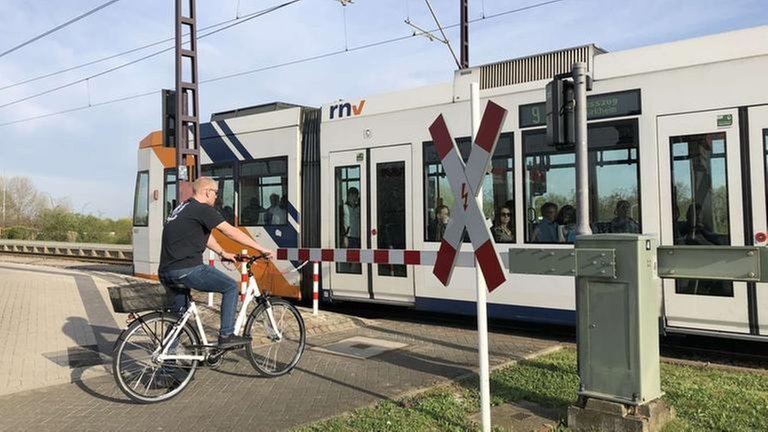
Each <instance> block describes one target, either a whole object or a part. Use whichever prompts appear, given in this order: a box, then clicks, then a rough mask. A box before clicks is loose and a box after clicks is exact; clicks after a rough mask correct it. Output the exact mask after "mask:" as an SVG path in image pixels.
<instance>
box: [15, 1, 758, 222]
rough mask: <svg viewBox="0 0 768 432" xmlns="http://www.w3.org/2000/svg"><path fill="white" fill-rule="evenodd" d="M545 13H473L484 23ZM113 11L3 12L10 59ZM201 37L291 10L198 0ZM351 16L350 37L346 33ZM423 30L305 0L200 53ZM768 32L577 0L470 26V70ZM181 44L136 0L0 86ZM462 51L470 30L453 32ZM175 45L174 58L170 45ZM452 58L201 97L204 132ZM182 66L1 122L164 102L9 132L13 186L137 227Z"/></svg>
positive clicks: (307, 49) (710, 5)
mask: <svg viewBox="0 0 768 432" xmlns="http://www.w3.org/2000/svg"><path fill="white" fill-rule="evenodd" d="M541 1H542V0H515V1H512V0H470V16H471V18H480V17H482V16H483V13H484V14H485V15H486V16H488V15H492V14H496V13H499V12H504V11H507V10H511V9H517V8H520V7H523V6H526V5H533V4H536V3H540V2H541ZM102 3H104V0H77V1H67V2H62V1H53V0H38V1H35V2H29V1H24V0H2V6H3V7H2V14H0V52H2V51H5V50H6V49H8V48H9V47H11V46H13V45H15V44H17V43H20V42H22V41H24V40H27V39H29V38H31V37H33V36H35V35H37V34H39V33H41V32H43V31H46V30H48V29H50V28H52V27H54V26H56V25H58V24H60V23H62V22H64V21H66V20H68V19H70V18H72V17H74V16H77V15H79V14H81V13H83V12H85V11H87V10H89V9H91V8H94V7H96V6H97V5H99V4H102ZM197 3H198V26H199V27H204V26H207V25H211V24H214V23H218V22H221V21H224V20H229V19H233V18H235V16H236V14H238V13H239V15H244V14H247V13H250V12H254V11H257V10H261V9H264V8H266V7H269V6H273V5H277V4H279V3H282V1H279V0H278V1H271V0H270V1H264V0H215V1H214V0H198V1H197ZM432 3H433V5H434V6H435V9H436V11H437V14H438V17H439V18H440V20H441V22H442V23H443V24H446V25H447V24H454V23H456V22H458V3H459V1H458V0H432ZM345 15H346V29H347V30H346V38H345V30H344V29H345V25H344V23H345V19H344V16H345ZM406 17H409V18H410V19H411V20H412V21H413V22H414V23H416V24H418V25H419V26H421V27H423V28H433V21H432V18H431V16H430V15H429V11H428V9H427V7H426V5H425V3H424V2H423V1H421V0H356V1H355V3H354V4H352V5H349V6H347V7H346V8H344V7H342V6H341V5H340V4H339V2H338V1H336V0H303V1H301V2H299V3H297V4H294V5H292V6H289V7H287V8H284V9H281V10H279V11H277V12H274V13H272V14H269V15H267V16H264V17H261V18H256V19H254V20H251V21H249V22H247V23H245V24H242V25H239V26H236V27H233V28H231V29H229V30H225V31H223V32H221V33H218V34H216V35H213V36H210V37H209V38H206V39H202V40H200V42H199V56H200V78H201V80H205V79H209V78H213V77H218V76H222V75H227V74H231V73H236V72H240V71H245V70H249V69H255V68H259V67H264V66H269V65H273V64H278V63H282V62H286V61H291V60H295V59H299V58H304V57H310V56H314V55H318V54H322V53H326V52H330V51H335V50H338V49H343V48H344V47H345V46H348V47H350V48H351V47H355V46H360V45H364V44H367V43H371V42H376V41H380V40H384V39H389V38H392V37H397V36H405V35H408V34H410V33H411V29H410V27H408V26H407V25H406V24H404V23H403V20H405V19H406ZM764 24H768V7H766V1H765V0H732V1H728V2H723V1H722V0H717V1H714V0H677V1H673V0H625V1H616V0H613V1H610V0H564V1H562V2H560V3H556V4H552V5H548V6H544V7H540V8H536V9H531V10H527V11H523V12H520V13H513V14H509V15H505V16H503V17H499V18H495V19H486V20H483V21H480V22H478V23H476V24H473V25H472V26H471V27H470V65H478V64H483V63H489V62H494V61H499V60H503V59H509V58H515V57H520V56H525V55H530V54H535V53H538V52H543V51H551V50H555V49H559V48H564V47H570V46H575V45H579V44H583V43H596V44H598V45H599V46H600V47H602V48H605V49H607V50H609V51H618V50H623V49H628V48H633V47H638V46H644V45H650V44H654V43H660V42H666V41H671V40H677V39H684V38H689V37H694V36H700V35H705V34H711V33H719V32H723V31H728V30H735V29H740V28H746V27H753V26H757V25H764ZM172 35H173V2H172V1H164V2H160V1H156V0H121V1H119V2H117V3H115V4H113V5H111V6H109V7H107V8H105V9H103V10H101V11H99V12H97V13H95V14H93V15H91V16H89V17H88V18H85V19H84V20H82V21H80V22H78V23H75V24H73V25H72V26H69V27H67V28H65V29H63V30H61V31H59V32H57V33H54V34H52V35H50V36H48V37H46V38H44V39H41V40H39V41H37V42H35V43H33V44H30V45H28V46H26V47H24V48H22V49H20V50H18V51H16V52H13V53H11V54H8V55H6V56H4V57H0V87H5V86H6V85H9V84H13V83H17V82H19V81H22V80H24V79H27V78H30V77H34V76H37V75H41V74H44V73H48V72H53V71H56V70H59V69H63V68H66V67H69V66H74V65H77V64H81V63H84V62H87V61H90V60H94V59H97V58H101V57H104V56H107V55H110V54H114V53H117V52H121V51H125V50H128V49H131V48H135V47H137V46H140V45H143V44H147V43H151V42H155V41H158V40H162V39H165V38H168V37H171V36H172ZM448 37H449V39H450V40H451V41H452V42H453V43H454V46H455V47H456V46H457V45H458V32H457V31H456V30H450V31H448ZM163 46H165V45H163ZM156 49H158V47H154V48H151V49H149V50H146V51H142V52H140V53H135V54H132V55H129V56H125V57H121V58H117V59H113V60H110V61H107V62H104V63H100V64H97V65H94V66H90V67H88V68H83V69H79V70H76V71H72V72H68V73H65V74H61V75H57V76H56V77H53V78H49V79H45V80H41V81H37V82H34V83H30V84H27V85H22V86H17V87H13V88H10V89H6V90H0V105H3V104H5V103H8V102H11V101H14V100H16V99H20V98H23V97H25V96H28V95H31V94H34V93H37V92H40V91H43V90H47V89H49V88H53V87H56V86H59V85H62V84H65V83H67V82H70V81H75V80H78V79H81V78H84V77H86V76H89V75H92V74H95V73H98V72H101V71H103V70H105V69H108V68H110V67H114V66H117V65H119V64H121V63H123V62H126V61H128V60H131V59H135V58H138V57H141V56H142V55H146V54H148V53H150V52H152V50H156ZM454 68H455V65H454V63H453V59H452V57H451V56H450V53H449V52H448V50H447V48H446V47H445V46H444V45H442V44H439V43H438V42H430V41H428V40H427V39H426V38H420V37H419V38H411V39H408V40H406V41H404V42H398V43H395V44H389V45H384V46H380V47H376V48H371V49H366V50H361V51H356V52H351V53H346V54H342V55H338V56H333V57H330V58H326V59H321V60H317V61H312V62H308V63H303V64H299V65H294V66H288V67H283V68H279V69H275V70H271V71H266V72H260V73H255V74H251V75H246V76H243V77H239V78H234V79H228V80H223V81H218V82H214V83H210V84H206V85H203V86H202V87H201V96H200V97H201V111H202V118H203V119H204V120H207V119H208V118H209V116H210V114H211V113H212V112H217V111H224V110H230V109H234V108H237V107H242V106H249V105H256V104H260V103H266V102H271V101H275V100H280V101H285V102H292V103H299V104H304V105H312V106H320V105H321V104H323V103H326V102H329V101H333V100H337V99H347V98H358V97H361V96H365V95H371V94H377V93H382V92H389V91H395V90H401V89H407V88H411V87H417V86H421V85H426V84H433V83H439V82H447V81H449V80H451V79H452V76H453V69H454ZM173 79H174V78H173V54H172V52H169V53H167V54H164V55H161V56H159V57H156V58H153V59H150V60H148V61H144V62H141V63H138V64H136V65H134V66H130V67H128V68H125V69H122V70H120V71H117V72H114V73H110V74H107V75H104V76H101V77H97V78H94V79H93V80H89V82H88V83H87V84H86V83H81V84H78V85H75V86H73V87H70V88H67V89H65V90H62V91H58V92H55V93H52V94H50V95H46V96H43V97H39V98H35V99H32V100H29V101H26V102H22V103H19V104H15V105H12V106H9V107H5V108H0V124H2V123H7V122H10V121H14V120H18V119H24V118H28V117H33V116H38V115H42V114H46V113H50V112H55V111H61V110H66V109H70V108H75V107H79V106H83V105H88V103H89V100H90V102H91V103H99V102H101V101H106V100H110V99H115V98H119V97H122V96H130V95H134V94H139V93H144V92H149V91H152V90H158V92H157V93H156V94H154V95H151V96H148V97H143V98H139V99H134V100H130V101H126V102H121V103H116V104H111V105H105V106H100V107H95V108H90V109H85V110H81V111H77V112H73V113H70V114H65V115H59V116H53V117H48V118H45V119H41V120H34V121H28V122H22V123H16V124H12V125H7V126H0V175H2V173H4V174H5V175H6V176H13V175H21V176H27V177H30V178H31V179H32V180H33V181H34V182H35V184H36V185H37V186H38V188H39V189H40V190H42V191H44V192H48V193H50V194H51V195H52V196H54V197H69V199H70V201H71V202H72V204H73V208H74V209H75V210H76V211H83V212H85V213H92V214H96V215H104V216H110V217H121V216H128V215H129V214H130V212H131V207H132V194H133V187H134V181H135V170H136V149H137V146H138V141H139V140H141V139H142V138H143V137H144V136H146V134H148V133H149V132H151V131H153V130H157V129H159V128H160V93H159V90H160V89H161V88H170V87H172V85H173Z"/></svg>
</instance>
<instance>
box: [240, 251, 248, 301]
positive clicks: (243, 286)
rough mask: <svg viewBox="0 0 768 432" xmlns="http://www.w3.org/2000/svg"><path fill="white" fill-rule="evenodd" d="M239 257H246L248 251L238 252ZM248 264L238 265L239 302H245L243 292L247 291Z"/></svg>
mask: <svg viewBox="0 0 768 432" xmlns="http://www.w3.org/2000/svg"><path fill="white" fill-rule="evenodd" d="M240 255H242V256H244V257H246V256H248V249H243V250H242V251H240ZM247 264H248V262H247V261H243V262H241V263H240V301H245V292H246V291H247V290H248V266H247Z"/></svg>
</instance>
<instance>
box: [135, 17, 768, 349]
mask: <svg viewBox="0 0 768 432" xmlns="http://www.w3.org/2000/svg"><path fill="white" fill-rule="evenodd" d="M575 61H584V62H586V63H587V64H588V67H589V70H590V73H591V74H592V76H593V78H594V87H593V90H592V91H591V92H590V93H589V97H588V103H589V114H588V121H589V179H590V191H589V192H590V197H589V203H590V214H591V219H592V220H590V224H591V226H592V229H593V231H594V232H596V233H599V232H643V233H653V234H656V235H658V236H659V238H660V243H661V244H663V245H671V244H691V245H701V246H703V247H706V245H713V244H717V245H752V244H758V245H759V244H763V243H764V242H765V240H766V236H765V231H766V229H767V228H768V221H767V220H766V212H767V208H766V175H767V172H766V159H767V158H768V90H766V88H765V83H764V74H765V71H768V26H762V27H756V28H750V29H745V30H740V31H735V32H729V33H723V34H717V35H712V36H706V37H701V38H696V39H690V40H683V41H678V42H672V43H667V44H661V45H654V46H648V47H643V48H638V49H632V50H627V51H620V52H614V53H609V52H605V51H603V50H601V49H600V48H598V47H596V46H594V45H587V46H582V47H577V48H572V49H566V50H562V51H557V52H552V53H546V54H540V55H535V56H531V57H526V58H521V59H515V60H509V61H503V62H499V63H494V64H489V65H484V66H477V67H473V68H470V69H468V70H462V71H457V72H456V73H455V76H454V80H453V82H450V83H446V84H440V85H434V86H428V87H422V88H417V89H411V90H406V91H402V92H397V93H390V94H385V95H378V96H371V97H365V98H361V99H355V100H350V101H343V102H335V103H331V104H328V105H324V106H323V107H322V108H321V109H314V108H309V107H303V106H295V105H288V104H282V103H275V104H268V105H262V106H257V107H251V108H245V109H241V110H236V111H231V112H225V113H218V114H214V115H213V116H212V119H211V122H210V123H206V124H204V125H202V142H201V147H202V148H201V151H202V154H203V156H202V164H203V174H204V175H208V176H211V177H214V178H216V179H218V180H219V182H220V189H222V190H223V191H224V193H223V194H222V195H221V202H220V203H219V208H220V210H221V212H222V214H223V215H224V216H225V217H226V218H227V219H228V220H230V221H231V222H233V223H234V224H235V225H237V226H239V227H240V229H242V230H244V231H245V232H247V233H249V234H250V235H252V236H253V237H255V238H256V239H257V240H258V241H260V242H263V243H265V244H266V245H268V246H270V247H273V248H276V247H323V248H343V247H356V245H357V243H359V245H360V246H359V247H361V248H363V249H376V248H393V249H417V250H437V249H438V247H439V239H440V235H441V232H442V231H441V226H442V225H441V224H442V223H443V222H444V219H443V218H444V217H445V216H446V213H447V212H446V210H445V209H444V208H443V207H442V206H447V207H448V209H450V208H451V206H452V203H453V200H454V197H453V195H452V193H451V191H450V188H449V186H448V181H447V179H446V178H445V176H444V174H443V172H442V167H441V165H440V163H439V160H438V158H437V155H436V152H435V150H434V147H433V145H432V143H431V137H430V135H429V132H428V130H427V128H428V126H429V125H430V124H431V123H432V121H434V119H435V118H436V117H437V116H438V114H441V113H442V114H443V115H444V116H445V118H446V122H447V124H448V127H449V129H450V131H451V134H452V135H453V136H454V138H456V140H457V143H458V145H459V148H460V150H461V151H462V153H463V155H464V156H465V157H466V156H467V151H468V149H469V138H468V137H469V135H470V124H469V117H470V116H469V83H470V82H479V84H480V89H481V105H483V104H484V101H487V100H489V99H492V100H493V101H494V102H495V103H497V104H499V105H501V106H502V107H504V108H506V109H507V110H508V111H509V114H508V115H507V118H506V120H505V123H504V125H503V128H502V135H501V137H500V142H499V144H498V146H497V149H496V151H495V154H494V156H493V162H492V170H491V172H490V173H489V174H487V175H486V179H485V183H484V196H483V210H484V212H485V215H486V217H487V223H488V224H489V225H494V226H497V227H498V226H503V227H504V229H503V230H500V231H498V233H499V234H500V235H499V237H498V238H497V242H496V248H497V250H498V251H499V252H504V251H507V250H508V249H509V248H530V247H537V245H539V244H542V243H546V244H553V243H555V244H559V245H561V247H563V248H570V247H573V246H572V245H571V244H569V242H570V241H572V237H569V235H568V228H569V226H570V224H572V223H573V222H574V221H573V220H572V216H569V214H571V210H572V209H568V207H569V206H573V205H574V204H575V168H574V163H575V159H574V153H573V149H572V148H554V147H550V146H548V145H546V144H545V142H544V126H545V114H544V85H545V84H546V82H547V81H548V80H550V79H551V77H552V76H553V75H555V74H559V73H563V72H566V71H568V70H569V69H570V66H571V64H572V63H573V62H575ZM174 152H175V149H174V148H170V147H163V143H162V137H161V135H160V133H159V132H155V133H153V134H150V135H149V136H148V137H147V138H145V139H144V140H143V141H142V143H141V144H140V149H139V169H138V176H137V183H136V203H135V208H134V225H135V226H134V245H135V247H134V249H135V251H134V264H135V272H136V273H137V274H142V275H145V276H150V277H151V276H152V275H154V274H155V273H156V269H157V264H158V259H159V249H160V244H159V243H160V233H161V230H162V221H163V218H164V216H165V215H166V214H167V212H168V211H169V209H170V208H172V207H173V205H174V203H175V201H174V200H175V189H174V187H175V186H174V185H175V184H174V182H175V167H174V164H175V159H174V156H173V155H174V154H175V153H174ZM354 189H356V190H357V191H358V194H359V207H357V209H358V211H359V216H357V217H351V218H350V217H349V216H346V215H347V213H348V212H349V210H345V208H346V206H347V204H345V203H346V202H347V201H350V200H351V199H350V197H349V196H348V195H349V193H350V192H351V191H354ZM353 194H354V192H353ZM353 207H354V206H353ZM542 209H544V213H546V214H542ZM438 213H439V215H438ZM504 213H510V216H511V217H509V218H507V217H506V214H504ZM549 213H552V216H550V215H549ZM502 215H503V216H502ZM552 217H554V220H551V219H552ZM507 221H509V222H508V223H507ZM350 224H352V225H354V227H353V228H351V229H350ZM548 227H549V228H548ZM356 235H357V236H358V237H355V236H356ZM220 241H221V240H220ZM469 247H470V246H469V245H468V244H467V245H466V246H465V248H469ZM231 249H232V250H236V248H235V246H234V245H232V246H231ZM467 250H468V249H467ZM294 264H296V263H290V262H275V263H273V264H270V268H268V269H267V270H268V271H267V272H266V273H265V275H267V276H265V277H269V278H270V281H269V283H271V286H272V287H273V291H274V292H275V293H277V294H280V295H284V296H290V297H295V298H301V297H302V294H303V295H304V296H306V295H307V293H308V291H307V286H308V284H303V283H302V280H301V279H302V277H301V275H299V274H298V273H296V272H294V273H290V272H288V270H290V268H291V267H292V266H293V265H294ZM286 272H287V276H286V275H285V274H284V273H286ZM474 272H475V269H467V268H459V269H456V271H455V272H454V276H453V279H452V282H451V285H450V286H449V287H447V288H446V287H443V286H442V285H441V284H440V282H439V281H438V280H437V279H436V278H435V277H434V276H433V275H432V269H431V268H428V267H419V266H397V265H377V264H342V263H334V264H331V263H328V264H325V265H323V266H322V290H323V299H325V300H331V299H333V300H353V301H365V302H379V303H395V304H401V305H406V306H413V307H415V308H417V309H423V310H430V311H440V312H451V313H459V314H473V313H474V311H475V307H474V304H473V301H474V295H475V294H474V293H475V288H474V281H475V275H474ZM303 279H304V280H305V281H311V277H304V278H303ZM305 285H306V286H305ZM662 285H663V288H662V299H663V300H662V307H661V310H660V316H661V317H662V322H663V324H664V328H665V330H666V331H676V332H689V333H709V334H711V333H720V334H722V335H726V336H729V337H739V338H760V337H761V335H768V286H762V285H763V284H753V283H741V282H734V283H728V282H709V281H696V280H690V281H677V282H676V281H671V280H667V281H664V282H663V284H662ZM488 302H489V306H488V307H489V314H490V316H491V317H497V318H506V319H512V320H525V321H533V322H547V323H559V324H571V325H572V324H573V323H574V320H575V314H574V282H573V280H572V279H571V278H559V277H544V276H533V275H509V277H508V280H507V282H506V284H505V285H503V286H502V287H500V288H498V289H497V290H495V291H494V292H493V293H491V294H490V295H489V297H488Z"/></svg>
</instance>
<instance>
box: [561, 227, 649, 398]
mask: <svg viewBox="0 0 768 432" xmlns="http://www.w3.org/2000/svg"><path fill="white" fill-rule="evenodd" d="M656 247H657V242H656V239H655V238H653V237H651V236H648V235H640V234H598V235H585V236H579V237H577V239H576V251H581V250H584V251H587V250H588V251H601V250H602V251H606V253H590V254H589V255H586V254H584V255H582V253H581V252H577V256H576V273H577V274H578V281H577V288H576V309H577V310H578V311H579V314H578V318H577V319H578V323H577V335H578V344H579V375H580V377H581V388H580V390H579V394H580V395H582V396H586V397H591V398H597V399H604V400H610V401H616V402H621V403H624V404H630V405H641V404H644V403H646V402H649V401H652V400H654V399H656V398H659V397H661V394H662V393H661V384H660V378H659V322H658V317H659V310H660V309H659V290H660V287H659V279H658V278H656V277H655V269H656ZM611 250H612V251H613V253H612V254H611V253H607V252H608V251H611ZM611 260H614V263H613V264H614V266H611V262H610V261H611ZM610 267H613V271H612V272H608V273H606V271H600V272H595V271H583V270H582V269H586V268H604V269H605V268H609V269H610Z"/></svg>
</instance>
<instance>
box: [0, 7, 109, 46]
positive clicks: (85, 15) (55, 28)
mask: <svg viewBox="0 0 768 432" xmlns="http://www.w3.org/2000/svg"><path fill="white" fill-rule="evenodd" d="M118 1H120V0H110V1H108V2H106V3H103V4H101V5H99V6H97V7H95V8H93V9H91V10H89V11H88V12H85V13H83V14H81V15H78V16H76V17H74V18H72V19H71V20H69V21H67V22H65V23H64V24H59V25H57V26H56V27H54V28H52V29H50V30H48V31H45V32H43V33H41V34H39V35H37V36H35V37H33V38H32V39H28V40H26V41H24V42H22V43H20V44H18V45H15V46H13V47H11V48H9V49H7V50H5V51H3V52H2V53H0V57H3V56H5V55H8V54H10V53H12V52H14V51H16V50H18V49H20V48H23V47H25V46H27V45H29V44H31V43H32V42H35V41H37V40H40V39H42V38H44V37H46V36H48V35H49V34H51V33H55V32H57V31H59V30H61V29H63V28H64V27H67V26H69V25H72V24H74V23H76V22H78V21H80V20H81V19H83V18H85V17H87V16H89V15H91V14H94V13H96V12H98V11H100V10H102V9H104V8H105V7H107V6H109V5H111V4H113V3H117V2H118Z"/></svg>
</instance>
